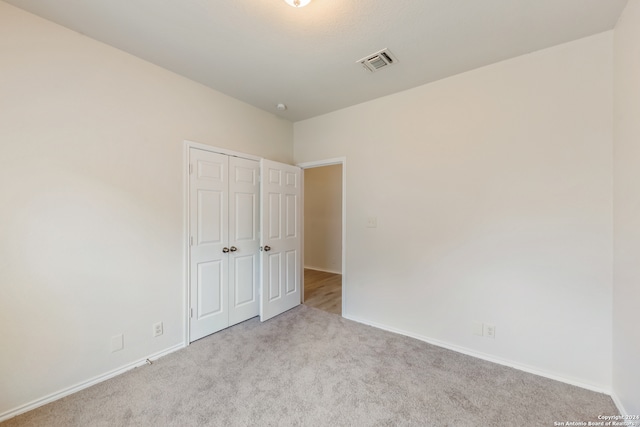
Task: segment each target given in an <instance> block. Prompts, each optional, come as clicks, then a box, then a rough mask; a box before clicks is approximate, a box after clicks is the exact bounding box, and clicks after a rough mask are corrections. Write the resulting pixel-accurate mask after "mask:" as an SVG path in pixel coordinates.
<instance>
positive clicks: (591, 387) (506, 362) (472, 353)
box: [342, 314, 621, 409]
mask: <svg viewBox="0 0 640 427" xmlns="http://www.w3.org/2000/svg"><path fill="white" fill-rule="evenodd" d="M342 317H344V318H345V319H349V320H353V321H354V322H358V323H362V324H365V325H369V326H373V327H374V328H378V329H382V330H385V331H389V332H393V333H396V334H400V335H404V336H407V337H410V338H415V339H417V340H420V341H424V342H426V343H429V344H433V345H436V346H438V347H442V348H446V349H448V350H453V351H455V352H458V353H462V354H466V355H467V356H472V357H476V358H478V359H482V360H486V361H488V362H493V363H497V364H498V365H504V366H508V367H510V368H514V369H518V370H519V371H524V372H528V373H530V374H534V375H538V376H541V377H545V378H549V379H552V380H555V381H560V382H563V383H566V384H570V385H574V386H576V387H580V388H584V389H587V390H591V391H595V392H597V393H602V394H606V395H609V396H612V395H611V390H608V389H604V388H601V387H598V386H594V385H591V384H588V383H583V382H580V381H576V380H573V379H570V378H565V377H561V376H558V375H556V374H553V373H549V372H545V371H542V370H540V369H538V368H534V367H531V366H527V365H523V364H521V363H517V362H514V361H511V360H506V359H501V358H499V357H495V356H492V355H489V354H485V353H481V352H478V351H475V350H471V349H468V348H465V347H461V346H458V345H455V344H450V343H447V342H444V341H440V340H436V339H433V338H429V337H425V336H422V335H418V334H414V333H411V332H407V331H403V330H401V329H397V328H393V327H390V326H386V325H382V324H379V323H375V322H371V321H368V320H364V319H359V318H357V317H355V316H350V315H348V314H343V315H342ZM612 398H613V396H612ZM614 403H616V401H615V399H614ZM616 405H617V403H616ZM618 409H621V408H620V406H618Z"/></svg>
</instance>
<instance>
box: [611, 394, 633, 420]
mask: <svg viewBox="0 0 640 427" xmlns="http://www.w3.org/2000/svg"><path fill="white" fill-rule="evenodd" d="M611 399H613V403H614V404H615V405H616V408H618V412H620V415H630V414H629V413H628V412H627V410H626V409H625V408H624V405H623V404H622V402H621V401H620V399H619V398H618V396H617V395H616V394H615V393H611Z"/></svg>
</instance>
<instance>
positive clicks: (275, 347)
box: [2, 306, 617, 427]
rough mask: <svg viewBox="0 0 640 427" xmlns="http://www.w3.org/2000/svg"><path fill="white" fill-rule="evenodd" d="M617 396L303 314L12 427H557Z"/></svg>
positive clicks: (592, 416)
mask: <svg viewBox="0 0 640 427" xmlns="http://www.w3.org/2000/svg"><path fill="white" fill-rule="evenodd" d="M616 413H617V411H616V409H615V406H614V404H613V402H612V400H611V398H610V397H608V396H606V395H602V394H598V393H594V392H591V391H587V390H583V389H580V388H577V387H573V386H570V385H566V384H563V383H559V382H556V381H552V380H549V379H545V378H542V377H538V376H535V375H531V374H527V373H524V372H520V371H517V370H514V369H510V368H507V367H504V366H500V365H495V364H492V363H489V362H485V361H482V360H479V359H475V358H472V357H469V356H465V355H462V354H459V353H455V352H453V351H449V350H445V349H442V348H439V347H435V346H432V345H429V344H426V343H423V342H421V341H417V340H414V339H411V338H407V337H403V336H399V335H395V334H392V333H389V332H385V331H381V330H378V329H375V328H371V327H368V326H365V325H361V324H358V323H354V322H351V321H348V320H345V319H343V318H341V317H340V316H337V315H333V314H329V313H326V312H323V311H320V310H317V309H314V308H310V307H306V306H300V307H297V308H295V309H293V310H291V311H289V312H287V313H285V314H283V315H281V316H278V317H277V318H274V319H272V320H270V321H268V322H265V323H263V324H261V323H260V322H259V321H258V320H257V319H252V320H249V321H247V322H244V323H242V324H240V325H237V326H234V327H232V328H230V329H227V330H225V331H222V332H219V333H217V334H214V335H211V336H209V337H207V338H204V339H202V340H200V341H198V342H196V343H193V344H192V345H191V346H189V347H188V348H186V349H184V350H181V351H179V352H176V353H173V354H171V355H169V356H166V357H164V358H162V359H159V360H157V361H156V362H154V364H153V365H151V366H145V367H142V368H138V369H135V370H133V371H130V372H128V373H126V374H124V375H121V376H119V377H117V378H114V379H111V380H109V381H106V382H104V383H101V384H98V385H96V386H93V387H91V388H88V389H86V390H84V391H81V392H79V393H76V394H74V395H72V396H68V397H66V398H64V399H61V400H58V401H56V402H54V403H51V404H49V405H46V406H43V407H41V408H38V409H36V410H34V411H31V412H29V413H26V414H23V415H20V416H18V417H16V418H13V419H11V420H8V421H6V422H5V423H3V424H2V427H10V426H201V425H202V426H553V425H554V421H558V422H566V421H585V422H586V421H589V420H597V416H598V415H600V414H604V415H612V414H616Z"/></svg>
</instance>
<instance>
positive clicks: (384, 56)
mask: <svg viewBox="0 0 640 427" xmlns="http://www.w3.org/2000/svg"><path fill="white" fill-rule="evenodd" d="M357 62H358V63H359V64H362V66H363V67H364V68H365V69H367V70H369V71H371V72H372V73H373V72H375V71H378V70H379V69H381V68H385V67H388V66H389V65H393V64H395V63H396V62H398V60H397V59H396V57H395V56H393V54H392V53H391V52H390V51H389V49H382V50H381V51H379V52H376V53H374V54H371V55H368V56H365V57H364V58H362V59H361V60H359V61H357Z"/></svg>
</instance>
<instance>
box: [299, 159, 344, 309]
mask: <svg viewBox="0 0 640 427" xmlns="http://www.w3.org/2000/svg"><path fill="white" fill-rule="evenodd" d="M299 166H300V167H301V168H302V169H303V173H304V178H303V188H304V191H303V194H304V199H303V204H304V207H303V212H304V214H303V218H304V220H303V229H304V233H303V236H304V244H303V259H304V261H303V263H304V264H303V266H304V292H303V301H302V302H303V303H304V304H306V305H308V306H311V307H315V308H319V309H321V310H324V311H328V312H330V313H334V314H338V315H342V314H343V306H344V301H343V295H344V287H345V280H344V272H345V265H344V263H345V256H344V255H345V254H344V247H345V245H344V242H345V233H344V231H345V223H346V221H345V200H346V198H345V191H344V190H345V160H344V159H333V160H327V161H321V162H314V163H305V164H302V165H299Z"/></svg>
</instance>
